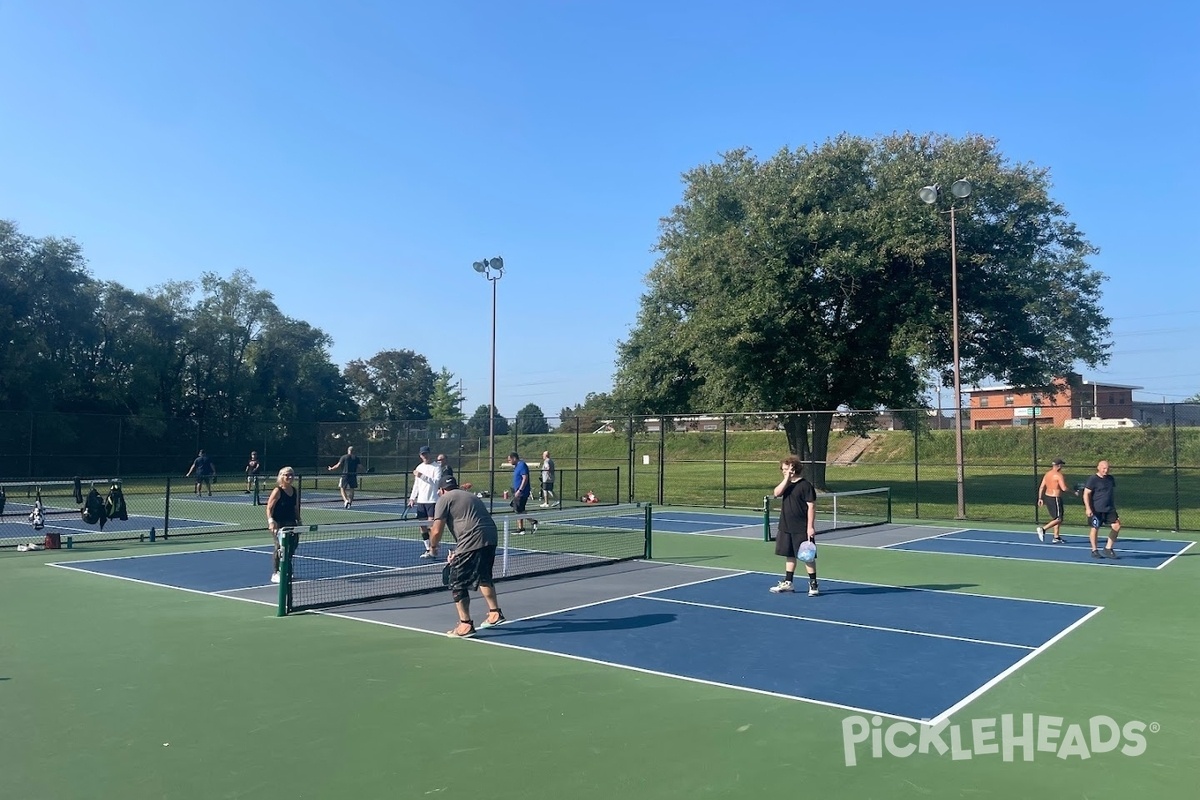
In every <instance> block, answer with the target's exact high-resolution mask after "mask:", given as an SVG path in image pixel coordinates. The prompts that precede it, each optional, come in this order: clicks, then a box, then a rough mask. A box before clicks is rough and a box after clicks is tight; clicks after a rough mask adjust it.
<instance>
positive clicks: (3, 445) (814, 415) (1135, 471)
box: [0, 403, 1200, 530]
mask: <svg viewBox="0 0 1200 800" xmlns="http://www.w3.org/2000/svg"><path fill="white" fill-rule="evenodd" d="M1038 410H1039V409H1038V408H1035V407H1030V408H1026V409H1021V408H1014V409H1013V410H1012V415H1013V416H1012V419H1011V423H1006V424H1004V425H1002V426H997V425H995V422H994V420H992V421H989V422H988V424H989V425H990V427H986V428H984V427H982V424H983V420H982V419H980V420H976V425H975V426H973V425H972V420H971V418H970V411H964V415H963V420H962V423H963V424H962V427H963V495H964V500H965V502H964V506H965V508H963V511H964V512H965V513H964V514H962V515H961V518H962V519H965V520H973V521H976V522H988V523H997V524H1008V525H1012V524H1016V525H1034V524H1036V523H1038V522H1040V521H1043V520H1044V519H1045V513H1044V511H1042V510H1041V509H1039V507H1038V506H1037V503H1036V501H1037V488H1038V485H1039V483H1040V481H1041V477H1042V475H1043V474H1044V473H1045V471H1046V470H1047V469H1049V467H1050V462H1051V461H1052V460H1054V459H1055V458H1062V459H1063V460H1064V461H1066V462H1067V467H1066V469H1065V473H1066V476H1067V479H1068V481H1069V482H1070V484H1071V485H1073V486H1074V485H1076V484H1082V483H1083V481H1085V480H1086V479H1087V477H1088V476H1090V475H1091V474H1093V473H1094V471H1095V467H1096V464H1097V463H1098V462H1099V461H1100V460H1107V461H1109V462H1110V464H1111V466H1112V473H1113V475H1114V476H1116V478H1117V482H1118V483H1117V485H1118V495H1117V500H1118V508H1119V510H1120V513H1121V517H1122V521H1123V522H1124V523H1125V524H1126V525H1127V526H1129V527H1134V528H1143V529H1151V530H1200V404H1190V403H1182V404H1149V403H1134V404H1133V406H1131V407H1130V408H1129V409H1128V413H1130V414H1131V416H1130V417H1128V418H1123V419H1121V420H1093V419H1089V420H1071V421H1070V422H1068V423H1067V426H1062V425H1059V424H1056V423H1055V422H1054V420H1051V419H1047V418H1042V417H1041V416H1040V415H1039V414H1038ZM235 422H236V424H235ZM1071 423H1077V424H1074V425H1071ZM497 427H498V430H503V433H499V432H498V433H497V435H496V440H495V446H494V452H495V463H490V462H489V459H488V455H489V450H490V449H491V448H490V447H489V444H490V443H489V440H488V434H487V432H486V431H484V432H479V431H474V430H472V429H471V428H470V427H469V426H468V425H467V424H466V422H465V421H464V420H442V421H431V420H419V421H380V422H352V423H294V424H289V425H278V424H264V423H257V422H253V421H244V420H243V421H225V422H222V423H220V424H216V423H211V422H209V423H204V422H197V421H194V420H167V419H157V418H148V417H113V416H103V415H84V414H57V413H45V414H41V413H32V414H31V413H14V412H0V481H7V480H17V479H34V478H37V479H55V478H57V479H64V478H70V477H72V476H84V477H85V478H87V479H89V480H92V479H97V480H105V479H108V478H112V477H122V478H126V479H128V478H131V477H136V476H145V475H173V476H179V478H177V480H180V479H181V478H182V476H183V474H184V473H185V472H186V471H187V469H188V467H190V466H191V462H192V459H193V458H194V457H195V455H196V453H197V452H198V451H199V450H200V449H205V450H206V451H207V453H208V455H209V456H210V457H211V459H212V461H213V463H214V464H215V466H216V469H217V476H218V480H219V481H229V482H231V483H233V484H236V483H238V482H239V481H244V478H245V475H244V469H245V464H246V463H247V461H248V457H249V453H250V451H252V450H254V451H256V452H257V453H258V455H259V458H260V460H261V461H262V463H263V475H265V476H271V475H274V474H275V472H276V471H277V470H278V469H279V468H280V467H282V466H291V467H293V468H295V469H296V470H297V471H299V472H302V473H304V474H308V475H313V476H321V475H328V474H329V473H328V468H329V467H330V466H331V465H333V464H334V463H336V462H337V460H338V458H339V457H340V456H341V455H342V454H344V453H345V452H346V449H347V448H348V447H351V446H352V447H354V448H355V453H356V454H357V455H359V456H360V457H361V458H362V462H363V466H362V471H363V472H365V473H368V474H370V473H377V474H405V473H409V472H411V470H412V468H413V467H414V466H415V465H416V464H417V463H418V461H419V459H418V456H417V453H418V451H419V449H420V448H421V447H422V446H428V447H430V448H431V449H432V450H433V452H434V453H435V454H437V453H441V454H445V455H446V457H447V460H448V462H449V463H450V465H451V466H452V467H453V468H454V469H455V472H456V473H457V474H459V479H460V481H466V480H470V481H472V482H473V483H475V486H476V488H477V489H484V488H486V489H488V490H489V491H491V492H493V493H494V494H497V495H498V494H499V493H500V492H501V491H502V490H503V489H504V488H506V487H507V486H508V485H509V481H510V478H511V469H510V468H509V467H508V465H507V463H506V460H505V459H506V457H507V455H508V453H509V452H510V451H515V452H517V453H519V454H520V456H521V457H522V458H523V459H524V460H525V461H526V462H527V463H528V464H529V465H530V469H531V473H532V476H533V479H534V489H535V491H536V490H537V488H538V484H537V480H538V477H539V465H540V463H541V460H542V453H543V452H549V453H550V456H551V458H553V459H554V461H555V463H556V465H557V467H558V470H559V472H560V476H559V477H560V481H559V487H558V489H557V493H558V495H559V497H562V498H570V499H578V498H579V497H582V496H583V495H585V494H586V493H588V492H591V493H593V494H594V495H596V496H597V497H599V498H600V499H601V501H602V502H610V501H611V502H625V501H629V500H642V501H652V502H655V503H660V504H663V503H665V504H673V505H694V506H705V507H728V508H760V507H761V504H762V498H763V496H764V495H765V494H769V493H770V491H771V489H772V488H773V487H774V485H775V483H776V482H777V480H778V474H777V473H778V470H777V464H778V462H779V459H780V458H782V457H783V456H784V455H787V454H788V453H789V452H792V450H793V449H794V450H795V452H796V453H797V454H798V455H800V456H801V458H802V460H804V461H805V462H806V463H807V464H808V472H809V475H810V476H811V477H812V478H813V480H814V482H816V483H817V485H818V487H819V488H820V489H822V490H827V491H853V490H857V489H870V488H877V487H882V486H887V487H890V488H891V490H892V503H893V513H894V515H895V516H896V517H897V518H898V519H905V518H907V519H913V520H955V519H956V518H959V517H960V514H959V507H958V468H957V457H956V448H955V439H956V433H955V428H956V420H955V417H954V411H953V410H941V411H938V410H928V409H911V410H902V411H895V410H885V411H868V412H805V413H798V412H791V413H789V412H772V413H767V412H764V413H753V414H680V415H673V416H669V417H667V416H664V417H658V416H626V417H601V416H596V415H592V416H583V415H581V416H578V417H572V418H568V419H555V418H548V419H544V420H541V419H539V420H535V421H530V420H522V419H514V420H509V421H508V424H507V425H506V426H503V428H501V426H497ZM789 436H790V438H791V440H790V441H789ZM825 440H827V441H828V448H827V452H825V454H824V457H823V458H821V457H817V456H816V455H815V452H816V453H819V452H821V449H820V448H819V447H814V446H815V444H816V443H819V442H821V441H825ZM1069 501H1070V503H1074V504H1075V505H1074V506H1072V505H1071V504H1070V503H1069V504H1068V508H1067V523H1068V524H1082V522H1083V511H1082V506H1081V505H1080V504H1079V501H1078V500H1076V499H1074V496H1071V497H1070V498H1069Z"/></svg>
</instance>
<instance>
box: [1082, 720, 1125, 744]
mask: <svg viewBox="0 0 1200 800" xmlns="http://www.w3.org/2000/svg"><path fill="white" fill-rule="evenodd" d="M1088 727H1089V729H1090V731H1091V734H1092V739H1091V745H1092V752H1093V753H1111V752H1112V751H1113V750H1116V749H1117V745H1119V744H1120V743H1121V726H1120V725H1118V724H1117V721H1116V720H1115V719H1113V718H1112V717H1106V716H1104V715H1103V714H1101V715H1100V716H1096V717H1092V718H1091V719H1090V720H1088ZM1102 728H1107V729H1108V735H1109V738H1108V740H1107V741H1106V740H1105V739H1104V731H1103V730H1101V729H1102Z"/></svg>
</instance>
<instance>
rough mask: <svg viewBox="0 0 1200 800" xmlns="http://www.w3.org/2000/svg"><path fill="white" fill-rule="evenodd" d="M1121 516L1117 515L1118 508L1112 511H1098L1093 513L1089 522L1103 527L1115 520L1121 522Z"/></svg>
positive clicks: (1095, 526) (1097, 526)
mask: <svg viewBox="0 0 1200 800" xmlns="http://www.w3.org/2000/svg"><path fill="white" fill-rule="evenodd" d="M1120 521H1121V518H1120V517H1118V516H1117V510H1116V509H1115V508H1114V509H1113V510H1112V511H1097V512H1095V513H1094V514H1092V518H1091V519H1090V520H1088V524H1089V525H1091V526H1092V527H1093V528H1102V527H1104V526H1105V525H1112V524H1113V523H1115V522H1120Z"/></svg>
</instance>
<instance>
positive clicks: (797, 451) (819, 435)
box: [783, 414, 833, 491]
mask: <svg viewBox="0 0 1200 800" xmlns="http://www.w3.org/2000/svg"><path fill="white" fill-rule="evenodd" d="M810 422H811V423H812V446H811V447H810V446H809V438H808V426H809V423H810ZM832 425H833V415H832V414H817V415H815V416H814V415H812V414H789V415H788V416H786V417H784V419H783V430H784V432H785V433H787V439H788V450H789V451H790V452H791V453H793V454H794V455H797V456H799V457H800V460H801V461H803V462H804V474H805V477H807V478H808V480H809V483H811V484H812V485H813V486H814V487H816V488H817V489H819V490H820V491H826V490H827V487H826V485H825V460H826V457H827V456H828V454H829V431H830V428H831V426H832Z"/></svg>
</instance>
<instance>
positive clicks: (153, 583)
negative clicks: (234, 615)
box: [46, 547, 274, 606]
mask: <svg viewBox="0 0 1200 800" xmlns="http://www.w3.org/2000/svg"><path fill="white" fill-rule="evenodd" d="M219 549H220V550H236V549H238V548H236V547H222V548H219ZM194 552H200V553H211V552H215V551H212V550H197V551H194ZM158 555H167V554H166V553H160V554H158ZM130 558H140V556H130ZM92 560H93V561H117V560H119V559H92ZM79 563H88V562H79ZM46 566H47V567H58V568H59V569H65V570H69V571H71V572H79V573H82V574H84V575H94V576H96V577H97V578H116V579H117V580H119V581H128V582H129V583H138V584H141V585H142V586H157V587H158V588H160V589H174V590H176V591H179V592H188V593H189V594H199V595H203V596H205V597H220V598H224V599H226V600H240V601H242V602H244V603H254V604H255V605H260V606H262V605H266V606H273V605H274V603H267V602H266V601H263V600H254V599H252V598H249V597H233V596H230V595H225V594H223V593H222V592H206V591H204V590H203V589H189V588H188V587H186V586H176V585H175V584H173V583H158V582H157V581H148V580H144V579H142V578H130V577H128V576H127V575H114V574H112V573H110V572H95V571H93V570H90V569H80V568H79V567H75V566H72V565H71V564H66V563H62V562H55V563H49V564H46ZM270 585H271V584H263V585H261V586H247V587H246V589H261V588H265V587H266V586H270ZM223 591H231V592H237V591H245V589H227V590H223Z"/></svg>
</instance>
